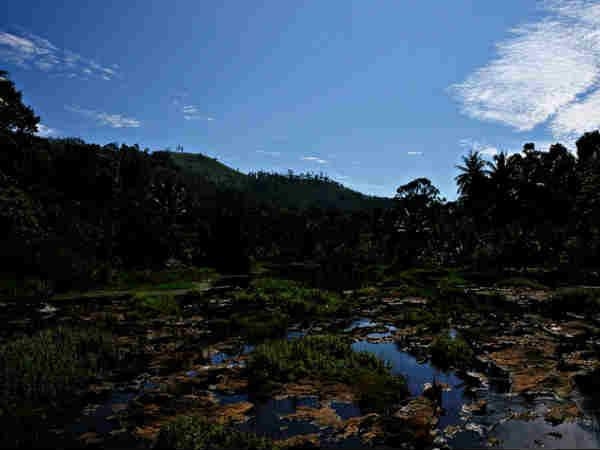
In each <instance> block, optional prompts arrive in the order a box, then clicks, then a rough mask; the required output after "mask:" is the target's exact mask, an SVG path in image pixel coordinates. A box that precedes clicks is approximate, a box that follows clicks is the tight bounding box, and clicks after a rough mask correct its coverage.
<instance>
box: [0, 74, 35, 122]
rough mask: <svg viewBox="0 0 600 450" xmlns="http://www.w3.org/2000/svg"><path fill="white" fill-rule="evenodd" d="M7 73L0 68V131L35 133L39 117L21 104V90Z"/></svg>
mask: <svg viewBox="0 0 600 450" xmlns="http://www.w3.org/2000/svg"><path fill="white" fill-rule="evenodd" d="M7 75H8V72H6V71H5V70H0V131H2V132H5V133H6V132H15V131H16V132H19V133H26V134H31V133H35V132H36V131H37V125H38V123H39V122H40V118H39V117H37V116H36V115H35V114H34V112H33V109H31V108H30V107H29V106H25V105H24V104H23V101H22V94H21V92H20V91H17V89H16V88H15V85H14V83H13V82H12V81H11V80H9V79H8V78H7Z"/></svg>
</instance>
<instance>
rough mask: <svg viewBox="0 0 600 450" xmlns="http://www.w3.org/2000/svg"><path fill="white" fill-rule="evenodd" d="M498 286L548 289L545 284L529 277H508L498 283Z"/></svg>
mask: <svg viewBox="0 0 600 450" xmlns="http://www.w3.org/2000/svg"><path fill="white" fill-rule="evenodd" d="M496 286H497V287H521V288H529V289H547V287H546V286H544V285H543V284H541V283H539V282H537V281H535V280H531V279H529V278H518V277H516V278H506V279H504V280H500V281H498V282H497V283H496Z"/></svg>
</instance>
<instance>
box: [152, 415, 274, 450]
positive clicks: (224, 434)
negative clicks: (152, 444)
mask: <svg viewBox="0 0 600 450" xmlns="http://www.w3.org/2000/svg"><path fill="white" fill-rule="evenodd" d="M156 447H157V448H164V449H172V450H204V449H211V450H218V449H222V450H234V449H241V450H271V449H273V450H275V449H278V448H279V446H278V445H276V444H275V443H274V442H273V441H271V440H270V439H268V438H265V437H259V436H256V435H254V434H251V433H242V432H239V431H236V430H233V429H230V428H228V427H225V426H223V425H218V424H214V423H211V422H209V421H208V420H207V419H206V418H204V417H202V416H197V415H196V416H183V415H181V416H177V417H176V418H175V419H174V420H172V421H171V422H169V423H167V424H165V425H163V427H162V428H161V430H160V433H159V435H158V440H157V442H156Z"/></svg>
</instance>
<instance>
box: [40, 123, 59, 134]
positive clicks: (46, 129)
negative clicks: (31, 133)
mask: <svg viewBox="0 0 600 450" xmlns="http://www.w3.org/2000/svg"><path fill="white" fill-rule="evenodd" d="M37 127H38V130H37V132H36V133H35V134H37V135H38V136H42V137H49V136H55V135H56V134H57V133H58V130H57V129H56V128H50V127H48V126H46V125H44V124H41V123H39V124H38V126H37Z"/></svg>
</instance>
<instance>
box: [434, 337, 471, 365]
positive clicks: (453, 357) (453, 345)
mask: <svg viewBox="0 0 600 450" xmlns="http://www.w3.org/2000/svg"><path fill="white" fill-rule="evenodd" d="M429 350H430V352H431V360H432V361H433V362H434V363H435V364H437V365H438V366H440V367H442V368H450V367H456V368H466V367H468V365H469V364H470V363H471V362H472V360H473V357H474V353H473V350H472V349H471V347H470V346H469V344H467V342H466V341H465V340H464V339H463V338H461V337H459V336H456V337H454V338H452V337H450V336H448V334H441V335H438V336H437V337H436V338H435V339H434V340H433V341H432V342H431V346H430V347H429Z"/></svg>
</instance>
